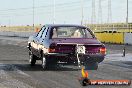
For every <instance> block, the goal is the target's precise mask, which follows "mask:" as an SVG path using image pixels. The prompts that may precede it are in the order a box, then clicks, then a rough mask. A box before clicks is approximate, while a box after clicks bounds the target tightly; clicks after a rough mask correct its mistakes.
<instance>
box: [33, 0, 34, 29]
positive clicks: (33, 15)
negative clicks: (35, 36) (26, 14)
mask: <svg viewBox="0 0 132 88" xmlns="http://www.w3.org/2000/svg"><path fill="white" fill-rule="evenodd" d="M33 30H34V0H33Z"/></svg>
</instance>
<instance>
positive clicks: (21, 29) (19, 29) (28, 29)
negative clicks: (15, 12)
mask: <svg viewBox="0 0 132 88" xmlns="http://www.w3.org/2000/svg"><path fill="white" fill-rule="evenodd" d="M40 28H41V26H35V27H34V29H33V27H32V26H10V27H0V31H10V32H34V31H35V30H36V29H40Z"/></svg>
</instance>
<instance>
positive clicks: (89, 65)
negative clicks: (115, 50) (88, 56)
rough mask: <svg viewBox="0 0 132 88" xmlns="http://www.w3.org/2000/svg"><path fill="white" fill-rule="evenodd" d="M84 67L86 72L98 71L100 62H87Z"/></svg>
mask: <svg viewBox="0 0 132 88" xmlns="http://www.w3.org/2000/svg"><path fill="white" fill-rule="evenodd" d="M84 66H85V69H86V70H97V69H98V62H85V64H84Z"/></svg>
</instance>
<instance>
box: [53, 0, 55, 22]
mask: <svg viewBox="0 0 132 88" xmlns="http://www.w3.org/2000/svg"><path fill="white" fill-rule="evenodd" d="M53 15H54V16H53V24H55V0H54V5H53Z"/></svg>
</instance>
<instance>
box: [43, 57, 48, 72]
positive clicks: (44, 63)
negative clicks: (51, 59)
mask: <svg viewBox="0 0 132 88" xmlns="http://www.w3.org/2000/svg"><path fill="white" fill-rule="evenodd" d="M41 65H42V68H43V69H44V70H45V69H47V68H48V60H47V57H46V56H44V55H43V56H42V64H41Z"/></svg>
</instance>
